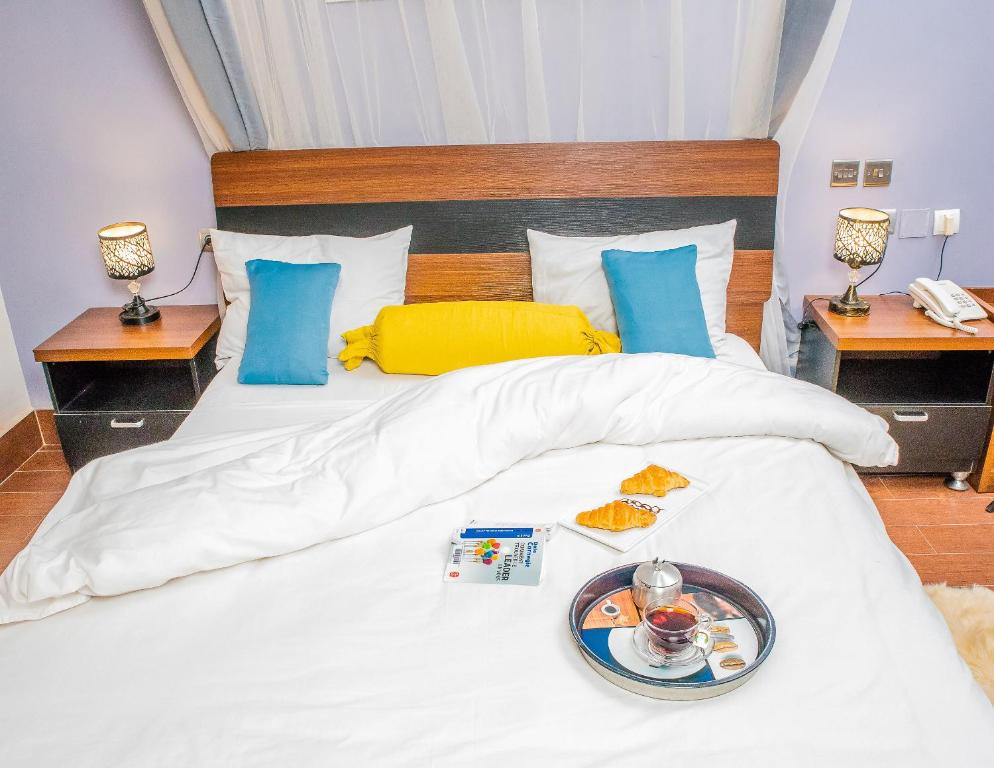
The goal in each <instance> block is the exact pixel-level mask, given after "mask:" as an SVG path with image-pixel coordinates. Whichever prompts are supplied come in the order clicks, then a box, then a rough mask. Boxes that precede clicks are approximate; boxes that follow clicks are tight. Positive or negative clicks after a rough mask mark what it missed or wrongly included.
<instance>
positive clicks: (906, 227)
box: [897, 208, 931, 237]
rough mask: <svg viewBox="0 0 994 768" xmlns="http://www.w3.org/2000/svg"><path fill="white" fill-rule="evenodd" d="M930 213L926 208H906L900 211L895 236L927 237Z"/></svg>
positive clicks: (929, 229) (929, 228)
mask: <svg viewBox="0 0 994 768" xmlns="http://www.w3.org/2000/svg"><path fill="white" fill-rule="evenodd" d="M930 213H931V211H930V210H929V209H928V208H908V209H906V210H903V211H901V225H900V226H899V227H898V228H897V236H898V237H928V235H929V232H930V231H931V227H930V226H929V224H930V223H931V221H930V219H931V217H930V216H929V214H930Z"/></svg>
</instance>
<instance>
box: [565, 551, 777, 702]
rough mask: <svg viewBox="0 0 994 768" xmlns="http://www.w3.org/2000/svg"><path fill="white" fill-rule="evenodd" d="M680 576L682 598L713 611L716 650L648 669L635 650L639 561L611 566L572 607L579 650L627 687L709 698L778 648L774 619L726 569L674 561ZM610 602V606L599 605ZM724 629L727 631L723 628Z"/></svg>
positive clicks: (659, 696)
mask: <svg viewBox="0 0 994 768" xmlns="http://www.w3.org/2000/svg"><path fill="white" fill-rule="evenodd" d="M673 564H674V565H675V566H676V567H677V568H679V570H680V573H681V574H682V575H683V594H684V597H686V598H688V599H690V600H691V601H693V602H695V603H696V604H697V606H698V607H699V608H701V609H702V610H704V611H705V612H706V613H708V614H709V615H711V617H712V619H713V620H714V624H715V625H716V627H717V630H713V631H715V633H716V638H717V637H720V639H719V641H718V642H716V643H715V649H714V650H713V651H712V652H711V654H710V655H709V656H708V657H707V658H706V659H704V658H702V659H700V660H699V661H698V662H697V663H694V664H690V665H687V666H682V667H651V666H649V664H648V663H647V662H645V661H644V660H643V659H642V658H641V657H640V656H639V655H638V653H637V652H636V651H635V648H634V643H633V642H632V636H633V634H634V631H635V626H636V625H637V624H638V621H639V620H640V618H641V617H640V615H639V614H638V611H637V609H636V608H635V605H634V603H632V601H631V586H632V575H633V574H634V573H635V569H636V568H637V567H638V565H639V564H638V563H631V564H629V565H622V566H619V567H617V568H612V569H611V570H609V571H605V572H604V573H601V574H599V575H597V576H594V578H592V579H591V580H590V581H588V582H587V583H586V584H584V585H583V587H582V588H581V589H580V591H579V592H577V594H576V597H574V598H573V602H572V603H571V604H570V609H569V626H570V631H571V632H572V634H573V640H574V641H576V644H577V647H578V648H579V649H580V652H581V653H582V654H583V657H584V658H585V659H586V660H587V663H589V664H590V666H592V667H593V668H594V669H595V670H596V671H597V672H598V673H599V674H601V675H602V676H603V677H605V678H606V679H607V680H609V681H610V682H612V683H614V684H615V685H617V686H620V687H621V688H624V689H625V690H628V691H631V692H633V693H638V694H641V695H642V696H651V697H652V698H656V699H676V700H684V701H686V700H692V699H708V698H711V697H713V696H721V695H722V694H724V693H728V692H729V691H732V690H734V689H736V688H738V687H739V686H740V685H742V684H743V683H745V682H746V681H747V680H749V679H750V678H751V677H752V676H753V675H755V674H756V672H757V670H758V669H759V667H760V666H761V665H762V663H763V662H764V661H766V658H767V657H768V656H769V655H770V651H772V650H773V643H774V641H775V640H776V623H775V622H774V620H773V614H772V613H770V609H769V608H767V606H766V604H765V603H764V602H763V600H762V598H760V596H759V595H757V594H756V593H755V592H754V591H753V590H752V589H750V588H749V587H747V586H746V585H745V584H743V583H742V582H740V581H736V580H735V579H733V578H731V577H730V576H726V575H724V574H723V573H718V572H717V571H712V570H710V569H709V568H702V567H700V566H697V565H688V564H686V563H673ZM609 602H610V604H611V605H610V606H609V610H608V611H606V612H605V611H603V610H601V609H602V608H603V607H605V606H606V605H607V604H608V603H609ZM721 630H724V631H721Z"/></svg>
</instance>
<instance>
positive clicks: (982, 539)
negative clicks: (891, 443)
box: [863, 475, 994, 589]
mask: <svg viewBox="0 0 994 768" xmlns="http://www.w3.org/2000/svg"><path fill="white" fill-rule="evenodd" d="M863 483H864V484H865V485H866V488H867V490H868V491H869V492H870V496H872V497H873V501H874V502H875V503H876V505H877V509H878V510H879V511H880V516H881V517H882V518H883V521H884V524H885V525H886V526H887V531H888V533H890V537H891V539H892V540H893V542H894V543H895V544H897V546H898V547H900V548H901V551H902V552H904V554H905V555H907V556H908V559H909V560H910V561H911V564H912V565H914V566H915V568H916V569H917V570H918V575H919V576H921V577H922V581H924V582H934V581H945V582H948V583H949V584H951V585H954V586H962V585H967V584H983V585H984V586H987V587H991V588H992V589H994V514H992V513H990V512H987V511H986V507H987V505H988V504H990V503H991V502H994V493H976V492H975V491H973V490H972V489H971V490H969V491H963V492H959V491H950V490H949V489H948V488H946V487H945V486H944V485H943V484H942V478H941V477H939V476H936V475H905V476H902V475H878V476H865V477H864V478H863Z"/></svg>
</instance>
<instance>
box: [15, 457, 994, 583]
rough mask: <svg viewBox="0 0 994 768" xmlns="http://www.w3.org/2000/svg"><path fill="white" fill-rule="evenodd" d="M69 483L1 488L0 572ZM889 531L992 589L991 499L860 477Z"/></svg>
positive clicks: (935, 484) (39, 471)
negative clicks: (988, 510) (989, 508)
mask: <svg viewBox="0 0 994 768" xmlns="http://www.w3.org/2000/svg"><path fill="white" fill-rule="evenodd" d="M68 482H69V468H68V467H67V466H66V463H65V460H64V459H63V458H62V451H61V450H60V449H59V447H58V446H52V445H46V446H44V447H43V448H42V449H41V450H40V451H38V452H37V453H36V454H34V455H33V456H32V457H31V458H30V459H28V460H27V461H26V462H25V463H24V464H23V465H22V466H21V467H20V468H19V469H18V470H17V471H16V472H15V473H14V474H12V475H11V476H10V477H8V478H7V479H6V480H5V481H4V482H3V483H0V569H3V568H4V567H6V565H7V563H8V562H10V560H11V559H12V558H13V557H14V555H16V554H17V553H18V552H19V551H20V550H21V549H22V548H23V547H24V545H25V544H27V542H28V539H30V538H31V535H32V534H33V533H34V532H35V529H36V528H37V527H38V525H39V523H41V520H42V518H43V517H44V516H45V515H46V513H47V512H48V511H49V510H50V509H51V508H52V506H53V505H54V504H55V502H56V501H58V499H59V497H60V496H61V495H62V493H63V491H65V489H66V484H67V483H68ZM863 482H864V483H865V485H866V488H867V490H869V492H870V496H872V497H873V500H874V502H875V503H876V505H877V509H878V510H879V511H880V516H881V517H882V518H883V520H884V523H885V524H886V526H887V531H888V532H889V533H890V537H891V539H893V541H894V543H895V544H897V546H898V547H900V548H901V550H902V551H903V552H904V554H906V555H907V556H908V559H909V560H911V563H912V564H913V565H914V566H915V568H916V569H918V573H919V575H920V576H921V577H922V580H923V581H925V582H934V581H946V582H948V583H949V584H953V585H966V584H983V585H985V586H989V587H991V588H994V514H991V513H989V512H986V511H985V507H986V506H987V505H988V504H990V503H991V502H994V493H986V494H978V493H975V492H974V491H972V490H970V491H965V492H962V493H958V492H956V491H950V490H948V489H947V488H946V487H945V486H944V485H943V484H942V478H941V477H940V476H937V475H916V476H899V475H876V476H867V477H864V478H863Z"/></svg>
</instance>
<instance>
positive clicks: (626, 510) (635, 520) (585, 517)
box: [576, 501, 656, 531]
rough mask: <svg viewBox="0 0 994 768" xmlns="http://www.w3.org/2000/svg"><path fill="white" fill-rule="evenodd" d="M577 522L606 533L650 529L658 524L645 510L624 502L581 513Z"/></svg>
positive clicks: (650, 513) (615, 502) (616, 502)
mask: <svg viewBox="0 0 994 768" xmlns="http://www.w3.org/2000/svg"><path fill="white" fill-rule="evenodd" d="M576 522H577V523H579V524H580V525H585V526H586V527H587V528H603V529H604V530H605V531H627V530H628V529H629V528H648V527H649V526H650V525H652V524H653V523H654V522H656V516H655V515H654V514H652V512H649V511H648V510H645V509H636V508H635V507H633V506H631V505H629V504H625V502H623V501H612V502H610V503H609V504H605V505H604V506H603V507H597V509H591V510H589V511H587V512H581V513H580V514H578V515H577V516H576Z"/></svg>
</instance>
